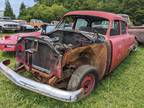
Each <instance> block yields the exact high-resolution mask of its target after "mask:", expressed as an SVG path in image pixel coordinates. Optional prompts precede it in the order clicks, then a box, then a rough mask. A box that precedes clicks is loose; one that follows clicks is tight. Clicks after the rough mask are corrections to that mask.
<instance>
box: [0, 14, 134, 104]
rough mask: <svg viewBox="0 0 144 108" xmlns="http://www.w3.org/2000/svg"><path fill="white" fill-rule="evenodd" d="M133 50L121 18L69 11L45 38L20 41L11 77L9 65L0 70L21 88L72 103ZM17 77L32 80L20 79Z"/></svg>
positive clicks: (132, 42)
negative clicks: (24, 73)
mask: <svg viewBox="0 0 144 108" xmlns="http://www.w3.org/2000/svg"><path fill="white" fill-rule="evenodd" d="M136 46H137V44H136V41H135V37H134V36H131V35H129V34H128V26H127V23H126V22H125V20H124V18H122V17H121V16H118V15H116V14H112V13H107V12H99V11H72V12H69V13H67V14H66V15H65V16H64V17H63V18H62V20H61V21H60V22H59V24H58V25H57V27H56V30H55V31H53V32H51V33H49V34H47V35H46V36H41V38H36V37H22V38H21V39H19V41H18V43H17V45H16V61H17V65H16V69H15V71H13V70H11V69H10V68H9V67H7V66H6V65H8V64H10V61H9V60H4V61H2V62H1V63H0V70H1V72H2V73H3V74H4V75H5V76H7V77H8V78H9V79H10V80H11V81H12V82H14V83H15V84H16V85H18V86H20V87H23V88H25V89H28V90H31V91H34V92H37V93H40V94H42V95H45V96H48V97H52V98H55V99H58V100H61V101H66V102H75V101H77V100H79V99H81V98H83V97H85V96H88V95H89V94H90V93H91V92H92V91H93V90H94V89H95V88H96V85H97V84H98V82H99V81H100V80H101V79H102V78H103V77H104V75H106V74H108V73H110V72H112V71H113V70H114V69H115V68H116V67H117V66H118V65H119V64H120V63H121V62H122V61H123V60H124V59H125V58H126V57H127V56H128V55H129V53H130V52H131V51H133V50H136ZM21 71H23V72H29V74H31V75H32V76H33V77H34V78H32V79H31V77H30V78H27V77H26V76H22V75H21V74H20V72H21ZM34 79H36V80H34Z"/></svg>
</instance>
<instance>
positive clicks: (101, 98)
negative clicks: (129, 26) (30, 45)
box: [0, 47, 144, 108]
mask: <svg viewBox="0 0 144 108" xmlns="http://www.w3.org/2000/svg"><path fill="white" fill-rule="evenodd" d="M4 58H10V59H11V60H12V65H11V66H13V65H14V56H13V55H12V54H7V53H2V52H0V60H2V59H4ZM0 108H144V48H143V47H139V49H138V51H137V52H134V53H132V54H131V55H130V56H129V57H128V58H127V59H125V60H124V62H123V63H122V64H120V66H119V67H118V68H117V69H116V70H115V71H113V73H112V74H109V75H108V76H106V77H105V78H104V79H103V80H102V81H101V82H100V84H99V85H98V87H97V89H96V90H95V91H94V92H93V93H92V94H91V96H89V97H87V98H86V99H83V100H81V101H79V102H76V103H65V102H61V101H58V100H54V99H51V98H48V97H45V96H42V95H39V94H36V93H33V92H31V91H28V90H25V89H22V88H20V87H17V86H16V85H14V84H13V83H12V82H11V81H9V80H8V79H7V78H6V77H5V76H4V75H2V74H1V73H0Z"/></svg>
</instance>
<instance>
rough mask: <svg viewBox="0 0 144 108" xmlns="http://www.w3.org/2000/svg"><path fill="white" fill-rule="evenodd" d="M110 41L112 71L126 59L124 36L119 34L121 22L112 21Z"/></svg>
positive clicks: (126, 48)
mask: <svg viewBox="0 0 144 108" xmlns="http://www.w3.org/2000/svg"><path fill="white" fill-rule="evenodd" d="M110 41H111V45H112V64H111V70H110V71H112V70H113V69H114V68H116V66H117V65H118V64H120V62H121V61H122V60H123V59H124V58H125V57H126V55H127V53H128V52H127V50H128V47H127V45H126V41H127V39H126V34H122V33H121V21H120V20H114V21H113V23H112V28H111V30H110Z"/></svg>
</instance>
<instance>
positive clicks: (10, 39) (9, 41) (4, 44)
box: [0, 31, 41, 52]
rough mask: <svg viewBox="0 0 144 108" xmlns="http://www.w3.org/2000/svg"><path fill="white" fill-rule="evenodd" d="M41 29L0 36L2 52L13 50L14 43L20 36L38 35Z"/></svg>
mask: <svg viewBox="0 0 144 108" xmlns="http://www.w3.org/2000/svg"><path fill="white" fill-rule="evenodd" d="M40 35H41V31H35V32H28V33H17V34H12V35H6V36H3V37H2V38H0V50H1V51H3V52H15V50H16V43H17V41H18V39H19V38H20V37H27V36H34V37H39V36H40Z"/></svg>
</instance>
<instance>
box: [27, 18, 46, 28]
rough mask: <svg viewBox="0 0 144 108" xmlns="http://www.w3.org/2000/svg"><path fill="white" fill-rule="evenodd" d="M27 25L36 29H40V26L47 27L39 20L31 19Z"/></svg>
mask: <svg viewBox="0 0 144 108" xmlns="http://www.w3.org/2000/svg"><path fill="white" fill-rule="evenodd" d="M27 24H28V25H31V26H33V27H34V28H36V29H40V28H41V26H43V25H47V23H45V22H43V21H42V20H39V19H31V20H30V22H28V23H27Z"/></svg>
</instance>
